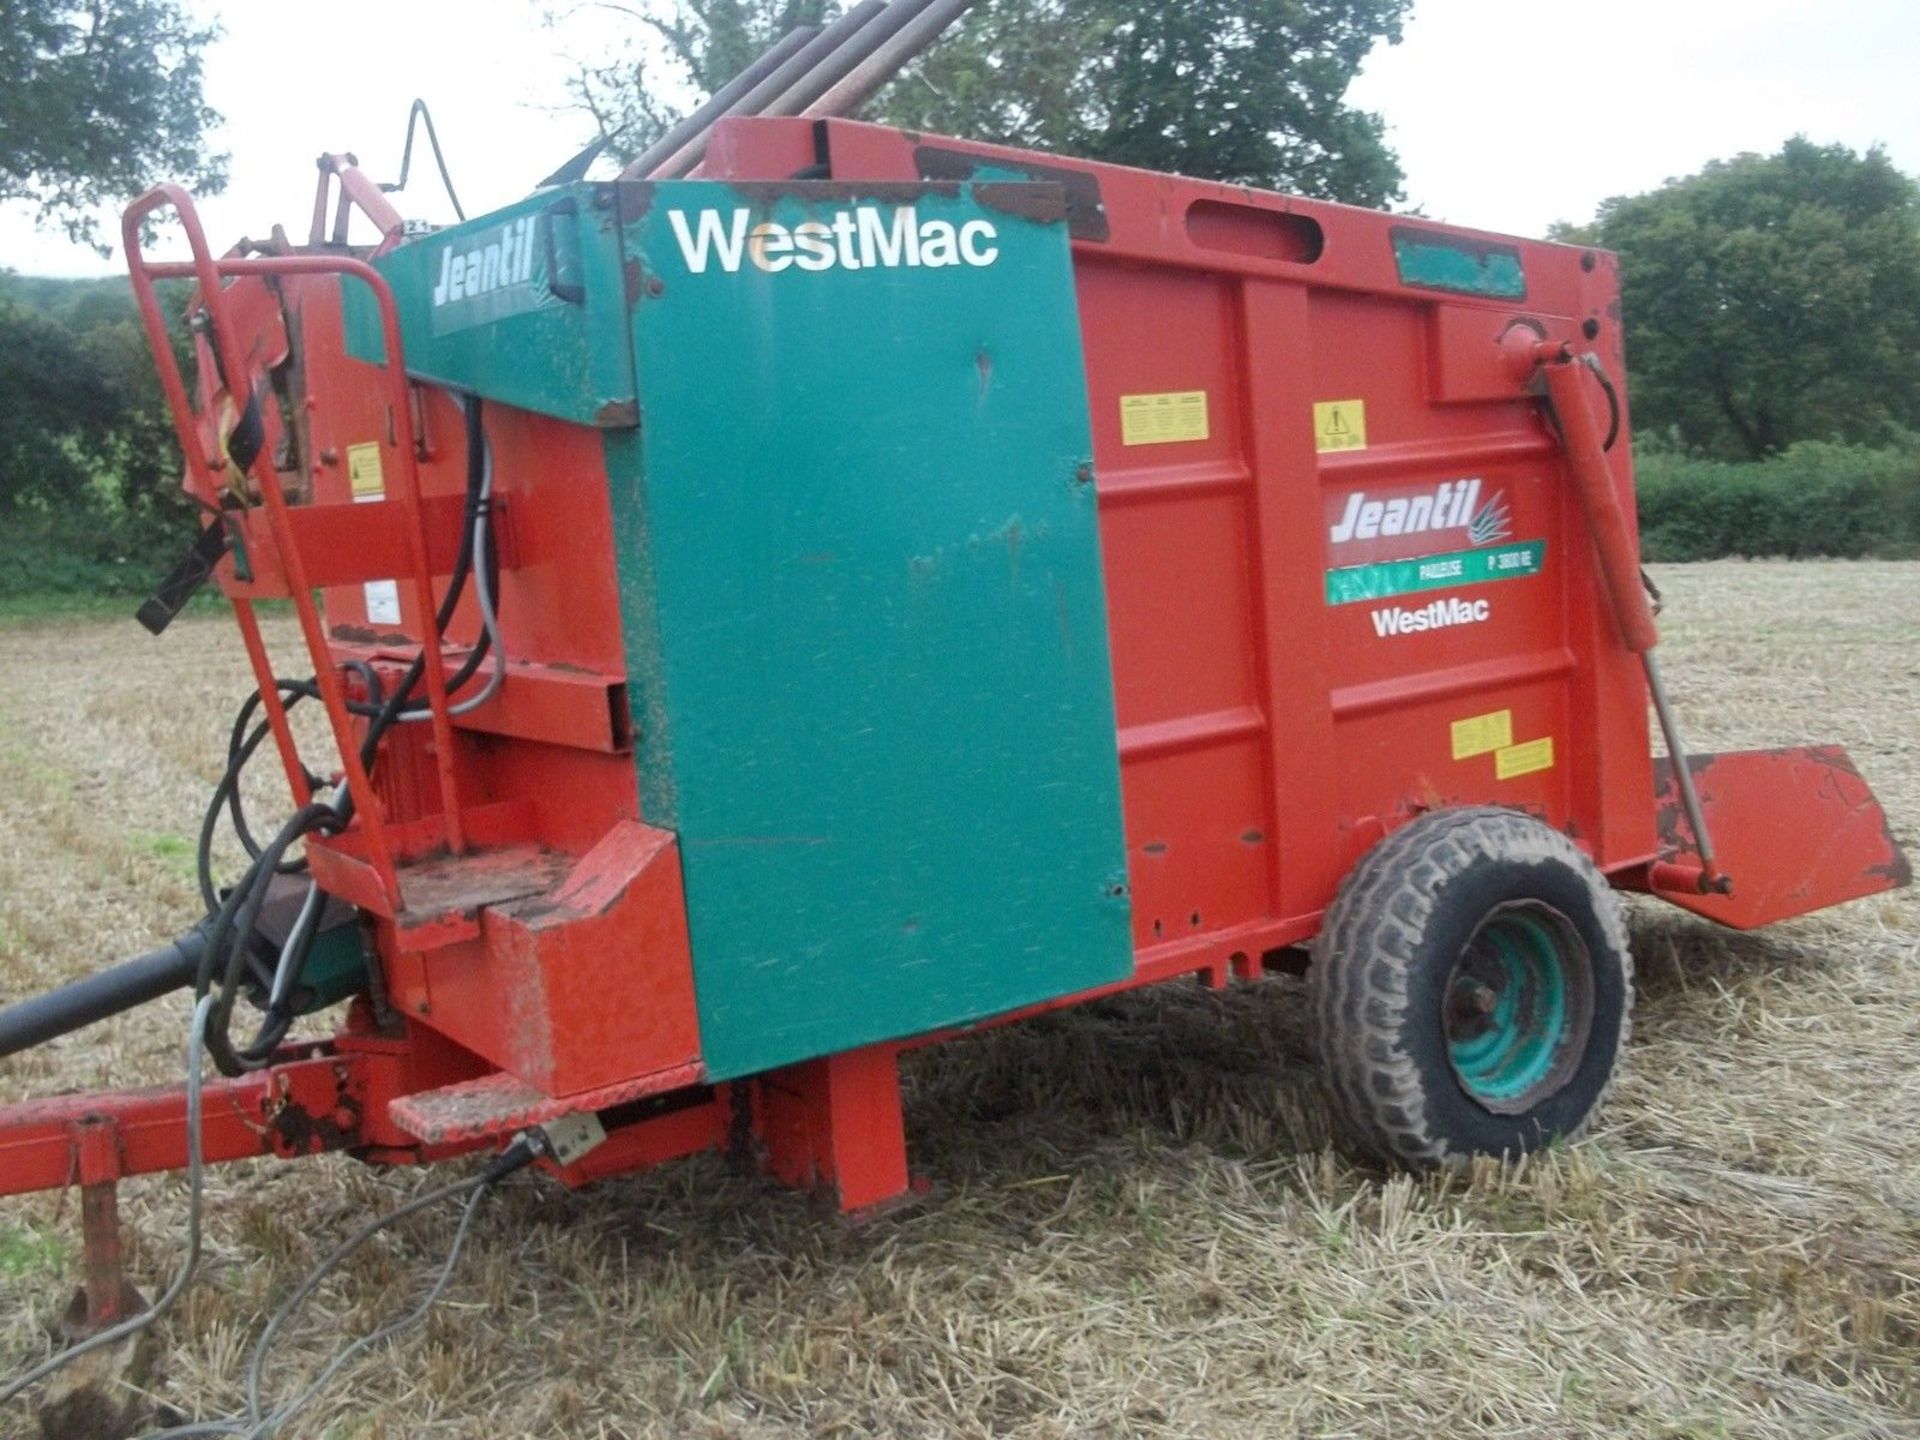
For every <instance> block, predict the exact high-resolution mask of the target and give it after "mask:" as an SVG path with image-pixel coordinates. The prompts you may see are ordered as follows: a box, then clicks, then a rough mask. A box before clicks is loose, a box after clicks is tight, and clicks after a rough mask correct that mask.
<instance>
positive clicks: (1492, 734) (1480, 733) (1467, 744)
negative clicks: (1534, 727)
mask: <svg viewBox="0 0 1920 1440" xmlns="http://www.w3.org/2000/svg"><path fill="white" fill-rule="evenodd" d="M1511 744H1513V712H1512V711H1511V710H1495V711H1493V712H1492V713H1491V714H1487V715H1469V716H1468V717H1467V718H1466V719H1465V720H1456V721H1454V722H1453V758H1454V759H1456V760H1467V759H1471V758H1472V757H1473V756H1475V755H1485V754H1486V753H1487V752H1488V751H1491V750H1504V749H1506V748H1507V747H1508V746H1509V745H1511Z"/></svg>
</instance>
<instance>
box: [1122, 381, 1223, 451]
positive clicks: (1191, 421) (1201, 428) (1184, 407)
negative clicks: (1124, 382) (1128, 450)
mask: <svg viewBox="0 0 1920 1440" xmlns="http://www.w3.org/2000/svg"><path fill="white" fill-rule="evenodd" d="M1209 433H1210V432H1209V430H1208V428H1207V392H1206V391H1204V390H1170V391H1167V392H1166V393H1165V394H1161V395H1122V396H1121V397H1120V443H1121V444H1123V445H1172V444H1176V443H1178V442H1180V441H1183V440H1205V439H1206V438H1207V436H1208V435H1209Z"/></svg>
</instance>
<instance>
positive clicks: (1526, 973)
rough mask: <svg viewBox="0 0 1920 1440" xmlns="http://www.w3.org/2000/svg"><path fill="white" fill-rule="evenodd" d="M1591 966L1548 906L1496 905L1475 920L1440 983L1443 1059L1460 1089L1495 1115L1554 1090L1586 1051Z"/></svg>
mask: <svg viewBox="0 0 1920 1440" xmlns="http://www.w3.org/2000/svg"><path fill="white" fill-rule="evenodd" d="M1592 975H1593V970H1592V965H1591V963H1590V961H1589V958H1588V954H1587V947H1586V943H1585V942H1584V941H1583V940H1582V939H1581V938H1580V932H1579V931H1578V930H1576V929H1575V928H1574V926H1573V924H1572V922H1571V921H1569V920H1568V919H1567V918H1566V916H1564V915H1562V914H1561V913H1560V912H1559V911H1558V910H1556V909H1554V908H1553V907H1552V906H1551V905H1548V904H1545V903H1544V902H1541V901H1535V900H1525V901H1517V902H1514V903H1512V904H1508V905H1502V906H1499V907H1498V908H1496V909H1495V910H1494V911H1492V913H1490V914H1489V915H1488V916H1487V918H1486V919H1484V920H1483V921H1481V922H1480V925H1479V927H1478V928H1477V929H1476V930H1475V931H1474V932H1473V936H1472V938H1471V939H1469V940H1468V941H1467V944H1466V946H1465V948H1464V949H1462V951H1461V952H1460V956H1459V958H1458V959H1457V960H1455V962H1454V965H1453V970H1452V973H1451V974H1450V975H1449V976H1448V978H1447V992H1446V1017H1445V1021H1446V1041H1447V1060H1448V1063H1449V1064H1451V1065H1452V1066H1453V1073H1454V1075H1455V1076H1456V1077H1457V1078H1458V1079H1459V1081H1460V1086H1461V1088H1462V1089H1463V1090H1465V1091H1466V1092H1467V1094H1468V1095H1469V1096H1471V1097H1472V1098H1473V1099H1474V1101H1475V1102H1477V1103H1478V1104H1480V1105H1482V1106H1484V1107H1485V1108H1487V1109H1488V1110H1492V1111H1494V1112H1495V1113H1497V1114H1519V1113H1521V1112H1524V1111H1527V1110H1530V1109H1532V1108H1533V1107H1534V1106H1536V1105H1538V1104H1539V1103H1540V1102H1541V1101H1543V1100H1545V1099H1547V1098H1548V1097H1549V1096H1550V1095H1552V1094H1554V1093H1555V1092H1556V1091H1558V1090H1559V1089H1560V1088H1561V1087H1562V1086H1563V1085H1565V1084H1566V1082H1567V1080H1568V1079H1569V1077H1571V1076H1572V1074H1573V1072H1574V1071H1575V1070H1576V1069H1577V1068H1578V1067H1579V1064H1580V1060H1581V1058H1582V1057H1583V1056H1584V1055H1585V1053H1586V1041H1587V1031H1588V1028H1589V1026H1590V1024H1591V1021H1592V1016H1593V981H1592Z"/></svg>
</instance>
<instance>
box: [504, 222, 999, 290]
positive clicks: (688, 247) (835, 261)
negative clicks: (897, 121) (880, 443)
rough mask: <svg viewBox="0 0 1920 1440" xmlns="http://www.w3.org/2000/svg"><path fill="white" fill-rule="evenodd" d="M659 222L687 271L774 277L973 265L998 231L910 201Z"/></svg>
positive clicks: (989, 251)
mask: <svg viewBox="0 0 1920 1440" xmlns="http://www.w3.org/2000/svg"><path fill="white" fill-rule="evenodd" d="M667 221H668V223H669V224H670V225H671V226H672V228H673V234H674V239H675V240H676V241H678V243H679V246H680V256H681V258H682V259H683V260H684V261H685V262H686V266H687V269H688V270H690V271H692V272H693V273H694V274H695V275H704V274H705V273H706V272H707V270H708V268H709V267H712V266H717V267H718V268H719V269H720V270H721V271H723V272H725V273H726V274H729V275H732V274H737V273H738V272H739V270H740V267H741V265H742V264H743V263H745V262H748V261H751V262H752V264H753V265H754V267H755V268H756V269H758V270H762V271H765V272H766V273H767V274H770V275H777V274H779V273H780V272H781V271H783V270H787V269H790V268H791V269H799V270H805V271H810V272H813V273H816V274H817V273H819V272H820V271H823V270H832V269H836V268H837V269H841V270H869V269H902V268H905V269H929V270H944V269H948V268H950V267H954V266H969V267H971V268H973V269H976V270H978V269H984V268H985V267H987V266H989V265H993V264H996V263H997V262H998V261H999V259H1000V232H999V230H998V229H997V228H995V226H994V224H993V222H992V221H990V220H969V221H967V222H966V223H965V224H963V225H959V226H956V225H955V224H954V223H953V222H952V221H951V220H922V219H921V218H920V214H919V212H918V211H917V210H916V209H915V208H914V207H913V206H911V205H901V206H895V207H894V208H893V209H892V210H891V211H881V210H875V209H864V208H863V209H854V210H841V211H837V212H836V213H835V214H834V215H833V217H832V218H831V219H820V220H805V221H802V222H800V223H799V224H798V225H795V226H794V227H793V228H791V229H789V228H787V227H786V226H785V225H777V224H775V223H773V222H772V221H762V222H760V223H757V224H756V223H755V222H754V220H753V216H752V213H751V212H750V211H748V210H734V211H732V212H730V213H725V214H723V213H722V212H720V211H717V210H701V211H698V212H693V213H689V212H688V211H685V210H670V211H668V212H667ZM474 264H475V266H476V267H477V266H478V264H479V261H478V260H475V261H474ZM502 269H503V271H504V269H505V267H504V265H503V266H502ZM477 273H478V272H477V269H476V274H477ZM474 283H475V284H476V285H477V284H478V283H479V282H478V281H477V280H476V281H475V282H474Z"/></svg>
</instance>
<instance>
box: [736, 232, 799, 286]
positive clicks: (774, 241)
mask: <svg viewBox="0 0 1920 1440" xmlns="http://www.w3.org/2000/svg"><path fill="white" fill-rule="evenodd" d="M747 253H748V254H750V255H751V256H752V257H753V263H754V264H756V265H758V266H759V267H760V268H761V269H762V270H764V271H766V272H767V273H768V274H769V275H778V274H779V273H780V272H781V271H782V270H784V269H786V268H787V267H788V266H789V265H791V264H793V236H792V235H791V234H790V233H789V232H788V230H787V227H786V226H784V225H774V224H770V223H769V224H766V225H756V226H754V227H753V238H752V239H751V240H750V241H748V244H747Z"/></svg>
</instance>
